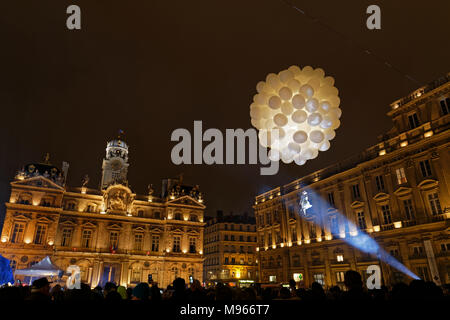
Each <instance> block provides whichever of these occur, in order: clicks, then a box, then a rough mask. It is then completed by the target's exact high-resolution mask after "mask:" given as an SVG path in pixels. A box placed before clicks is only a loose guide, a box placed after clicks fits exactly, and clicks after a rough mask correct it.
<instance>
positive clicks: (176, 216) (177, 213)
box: [174, 212, 183, 220]
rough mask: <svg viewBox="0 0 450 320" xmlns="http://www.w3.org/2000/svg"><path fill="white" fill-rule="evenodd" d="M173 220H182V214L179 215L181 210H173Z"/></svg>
mask: <svg viewBox="0 0 450 320" xmlns="http://www.w3.org/2000/svg"><path fill="white" fill-rule="evenodd" d="M174 219H175V220H183V216H182V215H181V212H175V218H174Z"/></svg>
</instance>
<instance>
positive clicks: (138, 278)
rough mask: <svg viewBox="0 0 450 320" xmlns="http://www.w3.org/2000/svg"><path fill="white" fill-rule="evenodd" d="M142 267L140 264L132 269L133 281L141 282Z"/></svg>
mask: <svg viewBox="0 0 450 320" xmlns="http://www.w3.org/2000/svg"><path fill="white" fill-rule="evenodd" d="M141 274H142V271H141V268H140V267H139V266H136V267H134V268H133V269H132V271H131V282H133V283H137V282H141Z"/></svg>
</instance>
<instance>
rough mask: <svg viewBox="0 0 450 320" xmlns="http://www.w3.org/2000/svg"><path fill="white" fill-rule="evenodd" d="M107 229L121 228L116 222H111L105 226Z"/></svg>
mask: <svg viewBox="0 0 450 320" xmlns="http://www.w3.org/2000/svg"><path fill="white" fill-rule="evenodd" d="M107 229H108V230H111V229H114V230H121V229H122V226H121V225H120V224H118V223H111V224H109V225H108V227H107Z"/></svg>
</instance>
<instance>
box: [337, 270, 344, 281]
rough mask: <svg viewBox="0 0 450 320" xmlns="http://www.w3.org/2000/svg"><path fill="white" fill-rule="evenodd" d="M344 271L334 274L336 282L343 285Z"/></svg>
mask: <svg viewBox="0 0 450 320" xmlns="http://www.w3.org/2000/svg"><path fill="white" fill-rule="evenodd" d="M344 274H345V272H344V271H338V272H336V282H337V283H343V282H344Z"/></svg>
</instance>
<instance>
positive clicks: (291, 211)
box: [288, 205, 295, 219]
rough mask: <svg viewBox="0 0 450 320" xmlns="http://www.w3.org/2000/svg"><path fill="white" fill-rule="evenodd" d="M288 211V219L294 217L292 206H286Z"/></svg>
mask: <svg viewBox="0 0 450 320" xmlns="http://www.w3.org/2000/svg"><path fill="white" fill-rule="evenodd" d="M288 212H289V219H295V209H294V206H292V205H291V206H289V207H288Z"/></svg>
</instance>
